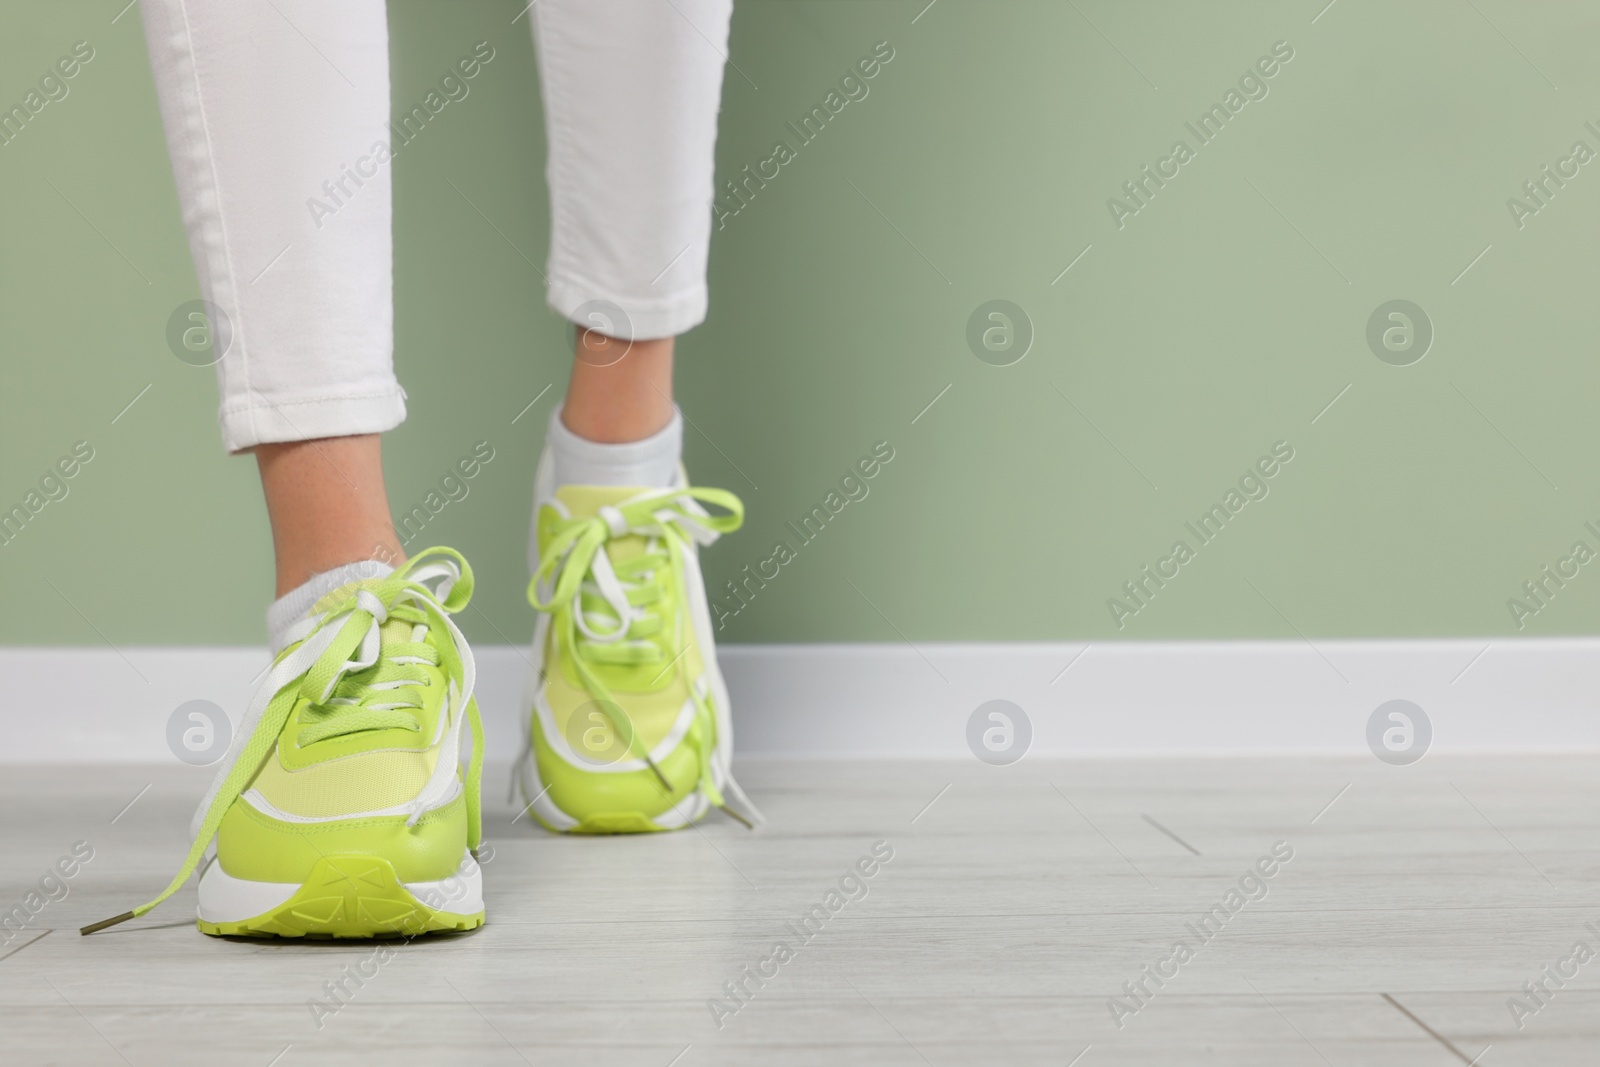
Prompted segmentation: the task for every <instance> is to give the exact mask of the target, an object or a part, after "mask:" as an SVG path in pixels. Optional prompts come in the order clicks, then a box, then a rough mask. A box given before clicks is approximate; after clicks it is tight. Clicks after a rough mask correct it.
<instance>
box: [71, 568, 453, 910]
mask: <svg viewBox="0 0 1600 1067" xmlns="http://www.w3.org/2000/svg"><path fill="white" fill-rule="evenodd" d="M430 583H431V585H430ZM471 596H472V569H471V568H470V567H468V566H467V562H466V560H464V559H462V558H461V556H460V554H459V553H457V552H455V551H453V550H451V549H448V548H430V549H428V550H427V551H425V552H422V553H420V554H418V555H417V556H415V557H413V558H412V559H411V560H410V562H408V563H406V564H405V565H404V566H403V567H401V568H400V569H399V570H397V571H395V572H394V573H393V574H392V575H390V576H389V577H387V578H381V579H368V580H364V581H357V582H352V583H351V584H349V585H346V586H343V587H342V588H340V589H336V590H334V591H333V592H331V593H329V594H328V595H327V596H325V597H323V598H322V599H321V600H319V601H318V602H317V603H316V605H315V606H314V607H313V608H312V610H311V612H310V614H309V615H308V616H307V617H306V618H305V619H304V620H303V621H301V622H300V623H299V624H297V625H296V626H295V627H294V628H293V629H292V630H291V631H290V633H289V644H288V647H286V648H285V649H284V650H283V651H282V652H281V653H279V655H278V656H277V657H276V659H275V660H274V661H273V664H272V666H271V668H270V669H269V671H268V674H267V677H266V680H265V681H264V682H263V683H262V685H261V688H260V689H259V690H258V691H257V693H256V695H255V698H254V699H253V700H252V701H251V704H250V708H249V710H248V711H246V713H245V716H244V721H243V722H242V723H241V725H240V728H239V731H238V734H237V736H236V737H235V739H234V744H233V747H232V751H231V752H230V753H229V755H230V759H229V760H228V762H227V763H225V764H224V765H223V769H222V771H221V772H220V773H219V774H218V776H217V779H216V780H215V781H214V782H213V783H212V786H211V790H210V792H209V793H208V794H207V795H206V798H205V800H203V801H202V802H201V804H200V808H199V810H198V811H197V812H196V813H195V820H194V826H193V830H194V835H195V839H194V844H193V845H192V846H191V847H190V849H189V855H188V858H187V859H186V860H184V863H183V867H182V868H181V869H180V870H179V871H178V874H177V876H176V877H174V878H173V879H172V882H171V883H170V884H169V885H168V886H167V888H166V889H164V890H163V891H162V892H161V895H160V896H158V897H156V898H155V899H154V900H152V901H150V902H149V903H147V904H141V905H139V906H138V907H137V908H134V909H133V910H132V911H130V912H125V913H123V914H122V915H118V916H117V917H115V918H113V919H107V920H105V921H104V922H99V923H95V924H93V925H91V926H86V927H84V928H83V930H82V932H83V933H85V934H89V933H93V932H95V931H96V930H101V929H104V928H105V927H107V926H112V925H115V924H116V923H119V922H123V921H125V920H127V919H132V918H135V917H137V916H140V915H143V914H145V913H146V912H148V911H149V910H150V909H152V908H154V907H155V906H156V905H158V904H160V903H161V902H162V901H164V900H166V899H167V898H168V897H170V896H171V895H172V894H173V893H175V892H177V890H178V889H179V887H181V886H182V885H183V884H184V882H185V881H187V880H188V878H189V875H190V874H191V873H192V872H193V871H194V869H195V867H196V866H198V865H199V864H200V861H201V859H202V857H203V856H204V854H205V852H206V849H207V847H208V846H209V844H210V843H211V840H212V838H213V837H215V838H216V842H217V851H216V855H215V856H213V857H212V859H211V860H210V861H209V862H208V863H207V864H206V866H205V869H204V870H203V871H202V873H201V875H200V906H199V909H198V924H199V927H200V929H201V930H202V931H204V932H205V933H208V934H218V935H229V936H241V935H242V936H255V937H272V936H277V937H391V936H415V935H417V934H423V933H429V932H432V931H440V930H470V929H473V928H474V927H477V926H481V925H482V924H483V879H482V874H481V872H480V871H479V869H478V864H477V861H476V860H475V859H474V858H473V855H472V852H471V850H472V849H475V848H476V847H477V845H478V840H479V836H480V833H481V819H480V808H479V781H480V778H481V770H482V765H483V727H482V725H481V724H480V722H479V719H478V706H477V702H476V701H475V700H474V699H473V695H472V690H473V683H474V675H475V669H474V665H473V658H472V651H471V649H469V648H468V647H467V642H466V638H465V637H463V636H462V634H461V631H460V630H459V629H457V628H456V625H455V623H454V622H452V621H451V620H450V615H452V614H454V613H455V612H458V611H460V610H461V609H462V608H464V607H465V606H466V604H467V600H468V599H469V598H470V597H471ZM463 726H470V727H471V730H472V757H471V760H470V762H469V764H468V766H467V770H466V774H465V775H464V776H463V774H462V773H461V767H460V756H461V744H462V728H463Z"/></svg>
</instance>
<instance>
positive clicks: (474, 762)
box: [82, 456, 759, 937]
mask: <svg viewBox="0 0 1600 1067" xmlns="http://www.w3.org/2000/svg"><path fill="white" fill-rule="evenodd" d="M679 481H680V484H679V485H678V486H676V487H673V488H669V489H625V488H613V487H595V486H561V487H556V486H554V485H553V483H552V479H551V477H550V461H549V458H548V456H547V457H546V458H545V460H543V461H541V463H540V471H539V480H538V483H537V484H536V486H535V501H534V522H535V533H536V537H535V540H534V542H533V543H534V546H535V548H536V558H535V560H534V571H535V573H534V577H533V581H532V582H531V583H530V585H529V588H528V598H529V600H530V602H531V603H532V604H533V606H534V607H535V608H536V609H537V610H538V620H537V625H536V627H535V631H534V640H533V650H532V656H531V665H530V671H529V678H528V685H527V688H526V693H525V696H524V702H523V708H524V721H525V723H526V731H527V732H526V735H525V737H524V739H523V749H522V754H521V758H520V759H519V761H518V763H517V766H516V769H515V772H514V782H513V785H514V787H517V786H520V788H521V791H522V793H523V799H524V803H525V809H526V810H527V811H528V812H529V813H530V814H531V815H532V816H533V818H535V819H536V820H538V821H539V822H540V823H541V824H542V825H544V826H545V827H546V828H547V829H550V830H554V831H559V832H566V833H632V832H642V831H653V830H670V829H676V828H679V827H683V826H687V825H689V824H690V823H692V822H694V821H695V820H697V819H699V818H701V817H702V816H704V815H705V814H706V813H707V812H708V811H709V810H710V809H711V808H712V807H718V808H722V809H724V810H725V811H726V812H727V813H728V814H730V815H732V816H734V817H735V818H737V819H738V820H739V821H740V822H744V823H745V824H746V825H750V824H751V822H752V821H753V820H758V819H759V815H758V814H757V813H756V811H755V809H754V807H753V806H751V805H750V803H749V801H748V800H747V799H746V798H745V797H744V795H743V794H742V793H741V792H740V791H739V788H738V786H737V785H736V784H735V783H734V781H733V778H732V776H731V774H730V773H729V759H730V756H731V753H732V734H731V730H730V725H729V718H728V693H727V689H726V686H725V685H724V683H723V680H722V674H721V672H720V671H719V670H718V668H717V662H716V651H715V646H714V643H713V640H712V633H711V625H710V613H709V611H708V608H707V603H706V595H705V586H704V581H703V580H702V578H701V574H700V566H699V558H698V556H699V553H698V549H699V547H700V546H702V545H706V544H709V543H711V542H712V541H714V540H716V538H717V537H718V536H719V535H721V534H723V533H726V532H730V531H732V530H735V529H737V528H738V527H739V525H740V523H741V522H742V521H743V515H744V507H743V505H742V504H741V503H740V502H739V499H738V498H737V497H736V496H734V495H733V494H732V493H728V492H725V491H722V490H718V489H702V488H691V487H689V486H688V485H687V482H686V481H684V480H683V479H682V476H681V473H680V479H679ZM705 505H710V506H712V507H714V508H717V509H719V510H720V512H721V514H718V515H712V514H711V513H709V512H708V511H707V510H706V506H705ZM471 595H472V569H471V568H470V567H469V566H468V565H467V562H466V560H465V559H463V558H462V556H461V555H460V554H459V553H457V552H455V551H454V550H452V549H448V548H430V549H428V550H426V551H424V552H421V553H419V554H417V555H416V556H414V557H412V559H411V560H410V561H408V562H407V563H406V564H405V565H404V566H402V567H401V568H400V569H399V570H397V571H395V572H394V573H392V574H390V575H388V576H387V577H383V578H373V579H367V580H362V581H356V582H353V583H351V584H349V585H346V586H344V587H342V588H340V589H337V590H334V591H333V592H331V593H329V594H328V595H326V596H324V597H323V598H322V599H321V600H319V601H318V602H317V603H316V605H315V606H314V607H313V608H312V610H311V611H310V613H309V614H308V615H307V616H306V618H305V619H303V620H302V621H301V622H300V623H298V624H297V625H296V626H295V627H294V628H293V629H292V630H291V631H290V632H289V634H288V635H287V637H288V640H287V645H286V647H285V648H284V649H283V650H282V651H281V652H280V653H279V654H278V655H277V657H276V658H275V659H274V661H273V664H272V666H271V668H270V669H269V671H268V673H267V676H266V679H265V681H264V682H263V683H262V685H261V687H260V689H259V690H258V692H257V693H256V696H255V698H254V699H253V700H252V702H251V705H250V707H249V709H248V710H247V711H246V713H245V716H244V719H243V721H242V722H241V724H240V726H239V729H238V731H237V733H236V736H235V741H234V744H233V746H232V749H231V750H230V752H229V754H228V758H227V759H226V760H225V762H224V763H223V767H222V770H221V772H220V773H219V774H218V776H217V778H216V780H215V781H214V782H213V783H212V786H211V789H210V791H209V792H208V793H207V795H206V797H205V799H204V800H203V801H202V802H201V804H200V808H199V810H198V811H197V812H196V814H195V818H194V823H193V826H192V831H193V834H194V843H193V845H192V846H191V847H190V849H189V854H188V857H187V858H186V859H185V861H184V863H183V866H182V867H181V869H180V870H179V871H178V873H177V875H176V876H175V877H174V878H173V879H172V881H171V882H170V883H169V884H168V886H167V887H166V889H165V890H163V891H162V892H161V894H160V895H159V896H157V897H156V898H155V899H154V900H151V901H149V902H148V903H145V904H141V905H140V906H139V907H137V908H134V909H133V910H132V911H129V912H125V913H123V914H122V915H118V916H116V917H115V918H112V919H107V920H105V921H103V922H99V923H95V924H93V925H90V926H86V927H84V928H83V931H82V932H83V933H85V934H88V933H93V932H95V931H96V930H100V929H104V928H105V927H107V926H111V925H114V924H116V923H119V922H123V921H125V920H127V919H132V918H136V917H138V916H140V915H143V914H145V913H146V912H148V911H150V910H151V909H152V908H154V907H156V906H157V905H158V904H160V903H161V902H162V901H164V900H166V899H167V898H168V897H169V896H171V895H172V894H173V893H175V892H177V890H178V889H179V888H180V887H181V886H182V885H183V884H184V882H186V881H187V880H188V878H189V876H190V874H192V873H193V872H194V871H195V869H196V868H197V867H202V868H203V869H202V870H201V875H200V885H199V898H200V900H199V908H198V925H199V928H200V929H201V930H202V931H203V932H205V933H208V934H216V935H228V936H279V937H307V936H309V937H392V936H402V937H410V936H416V935H419V934H423V933H430V932H434V931H448V930H470V929H473V928H475V927H478V926H481V925H482V924H483V921H484V904H483V877H482V871H481V870H480V869H479V866H478V862H477V859H476V857H475V852H476V850H477V848H478V845H479V843H480V841H481V840H482V837H483V828H482V815H481V804H480V782H481V777H482V768H483V757H484V738H483V727H482V724H481V722H480V720H479V717H478V707H477V702H476V700H475V698H474V695H473V690H474V683H475V674H476V670H475V666H474V661H473V656H472V650H471V649H470V648H468V646H467V642H466V639H465V637H463V635H462V633H461V631H460V629H458V628H457V626H456V625H455V623H454V622H453V621H452V619H451V616H452V615H454V614H456V613H457V612H459V611H461V609H462V608H464V607H466V605H467V601H468V600H469V599H470V597H471ZM469 730H470V731H471V745H470V747H471V755H470V759H469V760H468V761H467V764H466V768H465V771H464V772H463V770H462V767H461V756H462V748H463V747H464V744H465V741H466V737H465V735H466V732H467V731H469ZM730 798H731V799H732V801H733V803H732V804H730V803H729V799H730ZM213 839H215V841H216V851H215V853H214V854H212V855H211V856H210V857H209V859H207V851H208V849H209V846H210V843H211V841H212V840H213Z"/></svg>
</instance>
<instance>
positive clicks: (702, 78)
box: [532, 0, 733, 443]
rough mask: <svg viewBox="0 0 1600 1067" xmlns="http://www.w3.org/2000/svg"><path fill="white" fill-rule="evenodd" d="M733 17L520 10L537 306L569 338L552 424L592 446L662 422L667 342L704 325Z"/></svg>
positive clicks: (667, 10)
mask: <svg viewBox="0 0 1600 1067" xmlns="http://www.w3.org/2000/svg"><path fill="white" fill-rule="evenodd" d="M732 7H733V5H732V0H678V2H676V3H664V2H662V0H618V2H610V3H604V4H596V3H592V2H588V0H540V3H538V4H536V5H535V6H534V8H533V11H532V15H533V25H534V39H535V43H536V46H537V48H538V59H539V72H540V79H541V85H542V88H543V93H544V107H545V118H546V123H545V125H546V131H547V136H548V139H549V163H548V168H547V169H548V176H549V185H550V198H551V231H550V259H549V288H548V293H547V298H548V300H549V302H550V305H551V306H552V307H553V308H555V310H556V311H558V312H559V313H561V314H562V315H564V316H566V317H567V318H569V319H571V320H572V321H573V322H574V323H575V324H576V329H577V339H576V346H575V359H574V361H573V374H572V381H571V384H570V386H569V390H568V393H567V399H566V403H565V406H564V412H563V416H562V420H563V422H564V423H565V424H566V426H567V428H568V429H570V430H572V431H573V432H574V433H576V434H578V435H579V436H581V437H583V438H586V439H588V440H591V441H596V442H604V443H622V442H628V441H637V440H640V439H642V438H645V437H648V436H650V435H652V434H655V433H657V432H658V431H660V430H661V429H662V428H663V427H665V426H666V425H667V424H668V423H669V422H670V421H671V420H672V417H673V409H672V374H671V372H672V339H673V338H674V337H675V336H677V335H678V334H680V333H683V332H684V331H685V330H688V329H689V328H691V327H693V326H695V325H698V324H699V323H700V322H701V321H702V320H703V319H704V318H705V314H706V303H707V295H706V258H707V254H708V252H709V249H710V238H711V211H710V203H711V200H712V197H713V192H714V190H713V187H712V175H713V167H714V159H713V154H714V149H715V145H716V135H717V111H718V109H719V107H720V104H721V93H722V77H723V59H724V56H725V55H726V53H727V41H728V22H729V18H730V15H731V12H732ZM618 340H620V341H621V342H623V343H622V344H620V345H619V344H617V341H618ZM630 342H631V347H630V344H629V343H630ZM624 353H626V354H625V355H624Z"/></svg>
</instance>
